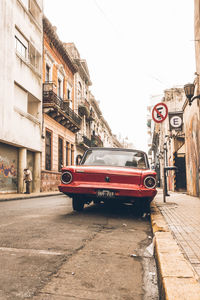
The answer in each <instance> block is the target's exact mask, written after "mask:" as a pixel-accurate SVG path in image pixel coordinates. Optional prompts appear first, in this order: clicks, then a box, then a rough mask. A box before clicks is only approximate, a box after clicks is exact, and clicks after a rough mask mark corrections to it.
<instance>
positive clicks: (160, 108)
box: [152, 102, 168, 123]
mask: <svg viewBox="0 0 200 300" xmlns="http://www.w3.org/2000/svg"><path fill="white" fill-rule="evenodd" d="M167 115H168V107H167V105H166V104H165V103H162V102H161V103H158V104H156V105H155V106H154V108H153V110H152V118H153V120H154V122H156V123H161V122H163V121H164V120H165V119H166V118H167Z"/></svg>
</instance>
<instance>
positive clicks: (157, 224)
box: [151, 201, 200, 300]
mask: <svg viewBox="0 0 200 300" xmlns="http://www.w3.org/2000/svg"><path fill="white" fill-rule="evenodd" d="M151 225H152V230H153V234H154V238H153V240H154V249H155V259H156V264H157V269H158V282H159V288H160V299H167V300H176V299H177V300H200V284H199V282H198V280H197V275H196V273H195V272H194V270H193V268H192V266H191V265H190V264H189V262H188V261H187V260H186V259H185V258H184V256H183V253H182V252H181V249H180V248H179V246H178V244H177V242H176V241H175V239H174V238H173V236H172V234H171V232H170V230H169V227H168V225H167V223H166V221H165V219H164V217H163V216H162V214H161V212H160V210H159V209H158V208H157V206H156V204H155V202H154V201H153V202H152V203H151Z"/></svg>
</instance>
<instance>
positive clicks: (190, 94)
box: [184, 83, 200, 106]
mask: <svg viewBox="0 0 200 300" xmlns="http://www.w3.org/2000/svg"><path fill="white" fill-rule="evenodd" d="M194 90H195V85H194V84H193V83H188V84H185V85H184V91H185V95H186V97H187V99H188V101H189V105H190V106H191V105H192V102H193V101H194V100H195V99H200V95H197V96H195V97H194Z"/></svg>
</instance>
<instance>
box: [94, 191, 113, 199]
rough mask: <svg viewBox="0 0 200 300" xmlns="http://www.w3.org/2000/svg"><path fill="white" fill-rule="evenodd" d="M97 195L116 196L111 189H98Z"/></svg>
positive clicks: (103, 196)
mask: <svg viewBox="0 0 200 300" xmlns="http://www.w3.org/2000/svg"><path fill="white" fill-rule="evenodd" d="M97 197H102V198H114V197H115V192H112V191H109V190H98V191H97Z"/></svg>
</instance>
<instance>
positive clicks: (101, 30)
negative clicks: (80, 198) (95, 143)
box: [44, 0, 195, 151]
mask: <svg viewBox="0 0 200 300" xmlns="http://www.w3.org/2000/svg"><path fill="white" fill-rule="evenodd" d="M193 11H194V5H193V0H56V1H55V0H44V13H45V15H46V17H47V18H48V19H49V20H50V22H51V23H52V25H53V26H56V27H57V33H58V36H59V38H60V40H61V41H63V42H74V43H75V45H76V47H77V49H78V51H79V53H80V55H81V58H84V59H86V61H87V64H88V68H89V72H90V77H91V81H92V86H91V88H90V89H91V91H92V93H93V95H94V96H95V98H96V100H97V101H100V108H101V110H102V113H103V116H104V118H105V119H106V120H107V122H108V124H109V126H110V128H111V130H112V132H113V133H114V134H117V135H119V134H121V135H122V136H123V137H124V138H125V137H128V140H129V141H130V142H133V143H134V145H135V148H138V149H141V150H145V151H146V150H147V134H146V131H147V129H146V115H147V105H148V103H149V99H150V96H151V95H157V94H162V93H163V91H164V89H166V88H172V87H174V86H176V85H184V84H185V83H188V82H192V81H193V79H194V72H195V53H194V28H193V27H194V26H193V23H194V20H193V19H194V12H193ZM160 100H162V99H160Z"/></svg>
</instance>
